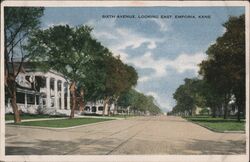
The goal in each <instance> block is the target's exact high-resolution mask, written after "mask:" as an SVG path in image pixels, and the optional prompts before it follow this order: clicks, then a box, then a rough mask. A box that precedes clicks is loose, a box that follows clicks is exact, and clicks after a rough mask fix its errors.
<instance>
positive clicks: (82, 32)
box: [27, 25, 110, 118]
mask: <svg viewBox="0 0 250 162" xmlns="http://www.w3.org/2000/svg"><path fill="white" fill-rule="evenodd" d="M91 31H92V28H91V27H89V26H79V27H70V26H68V25H65V26H62V25H59V26H54V27H50V28H49V29H45V30H39V31H37V32H36V33H34V34H33V35H32V37H30V39H29V45H28V46H27V50H28V51H29V52H30V54H31V59H32V60H33V61H38V62H43V63H44V64H43V68H47V69H54V70H56V71H58V72H61V73H62V74H64V75H65V76H66V77H67V78H68V80H69V82H70V93H71V95H72V108H71V114H70V118H73V117H74V110H75V108H76V95H77V94H76V92H77V89H79V88H80V95H81V97H83V96H84V90H85V89H88V88H87V87H88V86H89V85H93V84H95V83H96V79H92V77H91V75H92V73H95V70H96V69H95V68H93V67H95V66H96V62H97V60H103V59H104V58H105V57H108V56H109V55H110V53H109V51H108V50H107V49H106V48H105V47H104V46H102V45H101V43H99V42H98V41H97V40H95V39H94V38H93V37H92V36H91ZM82 100H83V99H82ZM80 105H81V106H83V104H80Z"/></svg>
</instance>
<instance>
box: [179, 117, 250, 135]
mask: <svg viewBox="0 0 250 162" xmlns="http://www.w3.org/2000/svg"><path fill="white" fill-rule="evenodd" d="M183 119H185V118H183ZM185 120H186V121H188V122H191V123H194V124H197V125H199V126H201V127H203V128H206V129H208V130H210V131H213V132H216V133H239V134H245V133H246V132H245V131H218V130H215V129H213V128H210V127H207V126H205V125H202V124H199V123H196V122H194V121H190V120H187V119H185Z"/></svg>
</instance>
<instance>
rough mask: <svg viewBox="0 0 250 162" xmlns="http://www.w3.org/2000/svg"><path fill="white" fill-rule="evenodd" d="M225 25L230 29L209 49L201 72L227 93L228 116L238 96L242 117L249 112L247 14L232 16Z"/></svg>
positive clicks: (201, 65)
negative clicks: (231, 101)
mask: <svg viewBox="0 0 250 162" xmlns="http://www.w3.org/2000/svg"><path fill="white" fill-rule="evenodd" d="M223 26H224V27H225V29H226V32H225V33H224V34H223V35H222V36H221V37H219V38H217V40H216V43H215V44H213V45H211V46H210V47H209V49H208V50H207V55H208V60H205V61H203V62H202V63H201V64H200V67H201V69H200V74H202V75H203V76H204V79H205V80H206V81H207V82H208V83H209V84H210V85H211V87H212V88H214V89H215V90H217V91H218V92H219V93H220V95H221V96H222V97H223V100H224V102H223V108H224V118H227V116H228V103H229V101H230V98H231V96H232V95H234V96H235V98H236V104H237V107H238V120H240V113H241V112H245V75H246V72H245V15H241V16H239V17H230V18H229V20H228V21H227V22H226V23H224V24H223Z"/></svg>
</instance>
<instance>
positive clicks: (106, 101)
mask: <svg viewBox="0 0 250 162" xmlns="http://www.w3.org/2000/svg"><path fill="white" fill-rule="evenodd" d="M108 100H109V98H108V97H107V98H105V99H104V103H103V112H102V116H104V115H105V111H106V107H107V103H108Z"/></svg>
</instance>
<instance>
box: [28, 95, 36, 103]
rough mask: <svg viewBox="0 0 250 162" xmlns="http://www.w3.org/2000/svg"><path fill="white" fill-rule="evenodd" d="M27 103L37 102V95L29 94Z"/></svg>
mask: <svg viewBox="0 0 250 162" xmlns="http://www.w3.org/2000/svg"><path fill="white" fill-rule="evenodd" d="M27 104H35V95H32V94H27Z"/></svg>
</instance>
